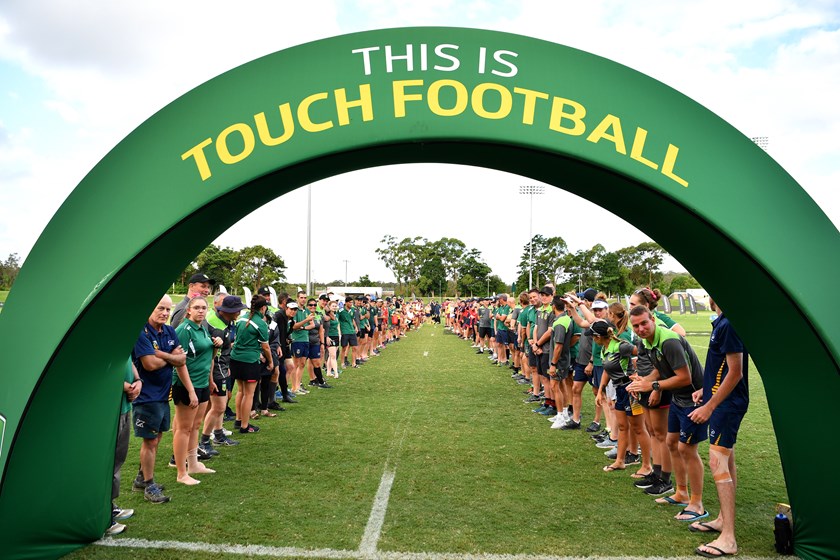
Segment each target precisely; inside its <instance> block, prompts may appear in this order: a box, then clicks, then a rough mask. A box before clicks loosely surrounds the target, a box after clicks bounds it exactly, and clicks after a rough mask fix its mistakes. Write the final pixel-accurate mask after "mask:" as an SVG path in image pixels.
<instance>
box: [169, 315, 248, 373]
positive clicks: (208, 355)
mask: <svg viewBox="0 0 840 560" xmlns="http://www.w3.org/2000/svg"><path fill="white" fill-rule="evenodd" d="M175 332H176V333H178V340H179V341H180V342H181V348H183V349H184V351H185V352H186V353H187V371H188V372H189V374H190V381H192V384H193V387H195V388H196V389H203V388H205V387H209V386H210V365H211V364H212V363H213V340H212V339H211V338H210V333H209V332H207V329H206V328H205V327H203V326H202V325H197V324H196V323H193V321H192V320H191V319H187V318H184V320H183V321H181V324H179V325H178V328H176V329H175ZM257 359H259V358H257ZM172 383H173V384H174V385H183V384H182V383H181V379H180V378H179V377H178V373H177V372H175V371H174V370H173V372H172Z"/></svg>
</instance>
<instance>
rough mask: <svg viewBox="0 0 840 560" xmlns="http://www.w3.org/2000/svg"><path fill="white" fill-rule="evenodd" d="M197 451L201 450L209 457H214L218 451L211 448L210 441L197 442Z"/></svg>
mask: <svg viewBox="0 0 840 560" xmlns="http://www.w3.org/2000/svg"><path fill="white" fill-rule="evenodd" d="M198 451H199V453H201V452H202V451H203V452H204V454H205V455H207V456H209V457H215V456H216V455H219V452H218V451H216V450H215V449H213V444H212V443H210V442H209V441H208V442H202V443H199V444H198Z"/></svg>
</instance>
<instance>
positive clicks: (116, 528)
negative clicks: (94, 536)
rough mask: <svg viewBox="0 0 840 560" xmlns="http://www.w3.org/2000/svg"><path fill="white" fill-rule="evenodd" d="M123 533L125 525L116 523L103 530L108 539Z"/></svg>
mask: <svg viewBox="0 0 840 560" xmlns="http://www.w3.org/2000/svg"><path fill="white" fill-rule="evenodd" d="M123 531H125V525H123V524H122V523H117V522H116V521H114V522H113V523H111V526H110V527H108V528H107V529H105V534H106V535H108V536H109V537H110V536H112V535H119V534H120V533H122V532H123Z"/></svg>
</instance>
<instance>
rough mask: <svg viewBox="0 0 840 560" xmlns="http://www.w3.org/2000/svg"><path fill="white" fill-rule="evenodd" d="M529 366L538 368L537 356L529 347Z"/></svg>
mask: <svg viewBox="0 0 840 560" xmlns="http://www.w3.org/2000/svg"><path fill="white" fill-rule="evenodd" d="M528 365H529V366H531V367H532V368H536V367H537V355H536V354H534V349H533V348H531V346H530V345H529V346H528Z"/></svg>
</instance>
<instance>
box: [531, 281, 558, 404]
mask: <svg viewBox="0 0 840 560" xmlns="http://www.w3.org/2000/svg"><path fill="white" fill-rule="evenodd" d="M539 293H540V302H541V303H542V305H541V306H540V308H539V309H538V310H537V318H536V321H535V323H536V324H535V327H534V335H533V339H532V340H531V349H532V350H533V351H534V354H535V355H536V356H537V373H538V374H539V376H540V378H541V379H540V381H541V382H542V384H543V387H544V388H545V400H544V401H543V405H542V406H540V407H539V408H536V409H534V412H536V413H538V414H542V415H543V416H549V417H551V416H554V415H555V414H557V410H558V409H557V404H556V402H555V399H558V398H562V394H561V395H555V394H554V389H555V387H556V385H557V383H554V384H552V383H551V381H550V378H549V375H548V368H549V365H550V362H551V349H552V347H553V344H551V335H552V331H551V324H552V323H553V322H554V310H553V309H552V308H551V300H552V298H553V297H554V290H552V289H551V288H550V287H548V286H543V288H542V289H541V290H540V292H539ZM561 403H562V401H561Z"/></svg>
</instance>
